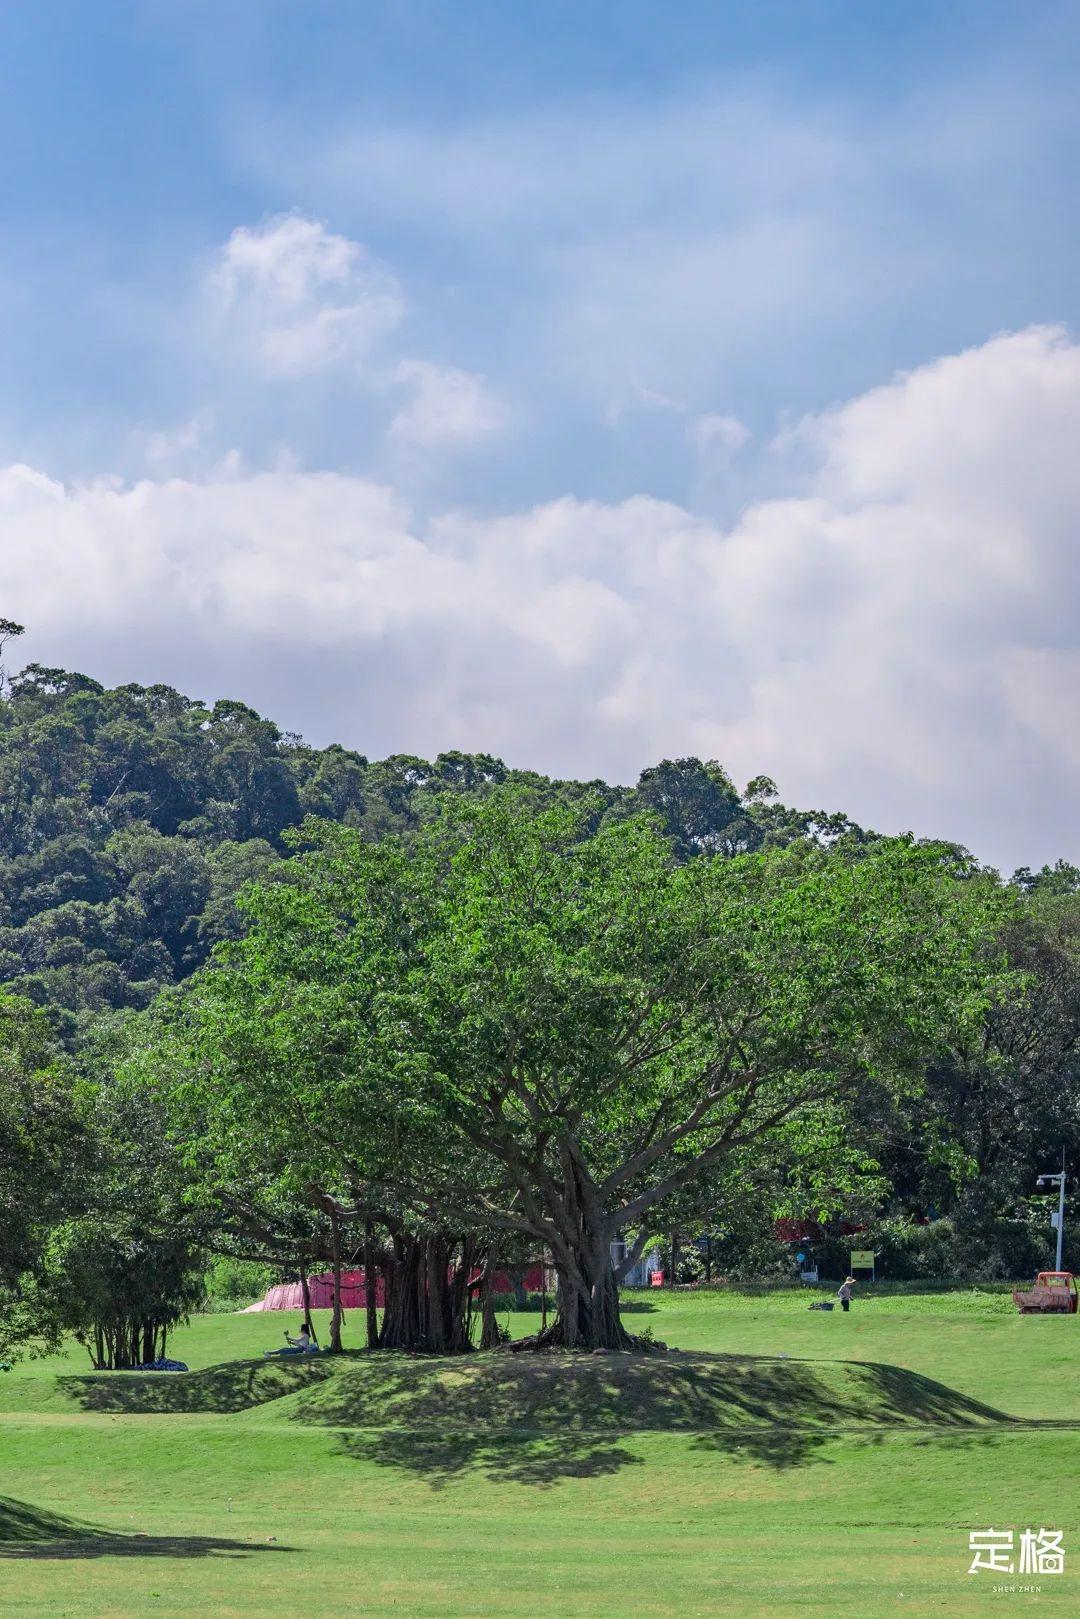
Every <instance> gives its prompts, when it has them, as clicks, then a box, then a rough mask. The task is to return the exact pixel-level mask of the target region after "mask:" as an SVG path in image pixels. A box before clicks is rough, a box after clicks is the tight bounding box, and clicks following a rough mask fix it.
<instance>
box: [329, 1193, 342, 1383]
mask: <svg viewBox="0 0 1080 1619" xmlns="http://www.w3.org/2000/svg"><path fill="white" fill-rule="evenodd" d="M330 1243H331V1253H332V1265H333V1271H334V1308H333V1313H332V1315H331V1317H330V1353H331V1354H332V1355H340V1354H341V1221H340V1219H339V1218H338V1215H337V1213H336V1211H335V1210H334V1209H331V1210H330Z"/></svg>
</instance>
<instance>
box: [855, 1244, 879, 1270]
mask: <svg viewBox="0 0 1080 1619" xmlns="http://www.w3.org/2000/svg"><path fill="white" fill-rule="evenodd" d="M851 1268H852V1270H873V1268H874V1250H873V1249H872V1248H856V1249H853V1250H852V1255H851Z"/></svg>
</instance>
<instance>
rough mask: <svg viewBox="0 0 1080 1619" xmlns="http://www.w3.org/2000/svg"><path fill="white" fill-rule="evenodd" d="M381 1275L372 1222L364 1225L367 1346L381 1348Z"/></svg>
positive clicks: (368, 1221)
mask: <svg viewBox="0 0 1080 1619" xmlns="http://www.w3.org/2000/svg"><path fill="white" fill-rule="evenodd" d="M378 1286H379V1273H378V1267H377V1266H376V1263H375V1231H374V1227H373V1226H372V1224H371V1221H370V1220H367V1221H365V1223H364V1311H365V1314H366V1317H367V1346H368V1348H369V1349H378V1347H379V1306H378V1302H377V1300H378Z"/></svg>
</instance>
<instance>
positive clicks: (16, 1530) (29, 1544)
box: [0, 1495, 292, 1558]
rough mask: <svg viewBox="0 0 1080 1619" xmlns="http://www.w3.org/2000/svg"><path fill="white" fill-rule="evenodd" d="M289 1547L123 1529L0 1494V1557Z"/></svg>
mask: <svg viewBox="0 0 1080 1619" xmlns="http://www.w3.org/2000/svg"><path fill="white" fill-rule="evenodd" d="M291 1550H292V1548H291V1547H289V1546H278V1545H266V1544H262V1543H260V1542H257V1541H246V1540H226V1539H224V1538H222V1537H221V1536H219V1535H143V1534H124V1533H122V1532H120V1531H118V1530H115V1529H103V1528H99V1527H98V1526H96V1525H94V1524H85V1523H79V1522H78V1521H77V1520H76V1519H74V1518H66V1517H63V1516H62V1515H61V1514H60V1513H58V1512H47V1511H46V1510H45V1509H44V1508H43V1507H35V1506H31V1505H30V1503H29V1502H27V1501H16V1500H14V1499H12V1497H11V1496H4V1495H0V1558H5V1557H6V1558H76V1557H227V1558H235V1557H249V1556H250V1555H251V1554H252V1552H287V1551H291Z"/></svg>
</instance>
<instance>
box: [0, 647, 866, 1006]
mask: <svg viewBox="0 0 1080 1619" xmlns="http://www.w3.org/2000/svg"><path fill="white" fill-rule="evenodd" d="M507 780H510V781H516V782H518V783H520V784H523V785H526V786H527V787H529V788H531V789H532V791H534V792H535V795H536V798H537V801H538V802H540V801H550V800H552V799H554V798H558V797H563V798H575V799H581V798H583V797H588V798H590V799H592V800H594V801H595V804H596V819H597V821H600V820H603V819H608V818H615V817H620V816H625V815H628V814H631V813H634V812H637V811H640V810H642V809H649V810H652V811H654V812H656V813H657V814H659V815H660V817H661V818H662V820H663V823H664V826H665V828H666V830H667V831H668V833H669V835H670V836H671V838H672V840H673V843H674V845H675V848H676V849H677V851H678V852H679V854H680V856H681V857H682V858H688V857H690V856H691V855H692V854H694V853H695V852H699V851H704V850H726V851H729V852H731V853H737V852H739V851H740V850H745V849H751V848H756V847H759V846H761V845H762V844H763V843H766V842H779V841H788V840H790V839H791V838H793V837H800V836H814V837H829V838H835V837H837V836H841V835H847V836H850V837H861V836H863V834H862V833H861V832H860V831H859V829H857V828H855V827H854V826H852V824H851V823H849V822H848V821H847V820H846V819H845V818H844V817H843V816H827V815H823V814H797V813H795V812H792V811H789V810H786V809H785V808H783V807H782V806H780V805H778V804H777V803H776V801H775V792H774V789H773V787H772V784H771V783H770V782H769V781H767V780H766V779H765V778H759V779H758V780H757V781H755V782H753V783H751V784H750V787H749V789H748V790H747V792H746V793H745V794H743V795H740V794H739V793H738V792H737V791H736V790H735V787H734V786H733V784H732V783H731V782H730V781H729V779H728V778H727V776H726V775H725V774H724V772H723V771H722V770H721V769H720V768H719V767H718V766H717V765H715V764H704V763H702V762H701V761H699V760H697V759H682V760H678V761H675V762H671V761H665V762H664V763H662V764H659V765H657V766H655V767H653V768H652V769H649V770H646V771H645V772H644V773H643V775H642V776H641V778H640V780H639V782H638V784H637V786H636V787H634V788H627V787H613V786H610V785H608V784H607V783H606V782H602V781H591V782H564V781H553V780H550V779H549V778H547V777H544V776H540V775H536V774H534V773H532V772H527V771H513V770H509V769H508V768H507V767H506V765H504V764H503V763H502V761H501V760H499V759H494V758H491V757H490V756H488V755H486V754H463V753H443V754H440V755H439V756H438V758H437V759H435V760H433V761H428V760H425V759H418V758H414V757H411V756H409V755H405V754H395V755H393V756H391V757H390V758H388V759H381V760H369V759H367V758H365V757H364V755H363V754H360V753H356V752H353V751H351V750H350V749H347V748H343V747H340V746H337V745H333V746H330V747H326V748H321V749H320V748H312V747H309V746H307V745H306V744H305V743H304V742H303V741H302V739H301V738H300V737H298V736H294V735H290V734H287V733H286V734H283V733H282V732H281V731H280V730H279V729H278V728H277V726H275V725H274V724H273V723H272V722H271V721H269V720H266V719H263V718H261V716H260V715H258V714H256V713H255V712H254V710H252V709H250V708H248V707H246V706H245V705H244V704H243V703H239V702H234V701H229V700H227V699H222V700H219V701H217V702H215V703H213V704H212V705H207V704H204V703H202V702H199V701H197V700H195V699H192V698H189V697H185V696H183V695H182V694H181V693H180V692H177V691H174V690H173V689H172V688H171V687H169V686H136V685H129V686H121V687H118V688H116V689H115V690H106V689H105V688H104V687H102V686H101V685H100V684H99V683H98V682H97V681H95V680H93V679H91V678H90V677H89V676H87V675H83V674H75V673H70V672H69V671H67V670H62V669H45V668H42V667H40V666H38V665H31V666H30V667H29V668H27V669H25V670H23V672H22V673H21V674H18V675H16V676H14V677H13V678H12V679H11V681H10V682H9V683H8V684H7V685H6V687H5V688H4V693H3V700H2V701H0V983H3V982H7V983H8V984H9V986H10V987H11V988H12V989H17V990H18V992H19V993H20V994H22V995H25V996H27V997H29V998H30V999H32V1000H33V1001H35V1002H37V1003H38V1004H39V1005H42V1006H51V1007H55V1008H62V1009H64V1010H65V1011H66V1012H67V1013H68V1014H72V1015H76V1014H80V1013H87V1012H94V1011H100V1010H104V1009H107V1008H110V1007H124V1006H133V1007H142V1006H146V1005H147V1004H148V1003H149V1002H150V1000H152V998H153V996H154V995H155V994H156V993H157V992H158V990H160V989H161V988H162V987H163V986H164V985H166V984H171V983H174V982H176V981H177V980H179V979H182V978H184V977H186V976H187V975H188V974H189V973H191V972H192V971H194V969H195V968H196V967H198V966H199V965H200V964H201V963H202V962H203V961H205V960H206V957H207V955H208V953H209V951H210V949H211V948H212V946H213V945H214V944H215V943H216V942H217V941H218V940H219V939H223V938H227V937H230V936H232V935H234V934H235V933H236V932H237V930H238V929H239V926H240V922H239V916H238V913H237V911H236V908H235V904H234V899H235V896H236V894H237V893H238V891H239V890H240V889H241V888H242V887H243V886H244V885H245V884H246V883H247V882H249V881H250V880H252V879H253V878H257V877H264V876H265V875H266V874H267V873H268V872H270V871H271V870H272V869H273V867H274V865H275V864H276V863H277V861H278V860H279V859H280V858H281V857H282V854H283V853H284V852H285V851H286V844H285V841H284V840H285V836H286V834H287V833H288V832H289V830H290V829H291V828H295V827H298V826H299V825H300V824H301V822H302V821H303V820H304V818H305V817H306V816H318V817H322V818H325V819H328V820H332V821H339V822H341V823H343V824H344V825H347V826H351V827H355V828H358V829H359V830H360V831H361V832H362V833H363V835H364V836H365V838H368V839H370V840H372V841H375V840H378V839H379V838H381V837H383V836H384V835H386V834H387V833H389V832H403V831H404V832H407V831H409V830H410V829H412V828H415V827H416V826H418V825H419V824H420V823H421V822H422V821H423V820H424V819H425V818H426V817H428V816H430V814H431V813H432V808H433V804H434V801H435V799H436V797H437V795H438V794H440V793H445V792H455V793H474V794H475V793H481V792H483V791H484V789H485V788H486V787H488V786H490V785H491V784H492V783H495V782H502V781H507ZM66 1024H67V1027H68V1029H69V1031H70V1028H71V1026H72V1019H71V1017H69V1018H68V1019H67V1020H66Z"/></svg>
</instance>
